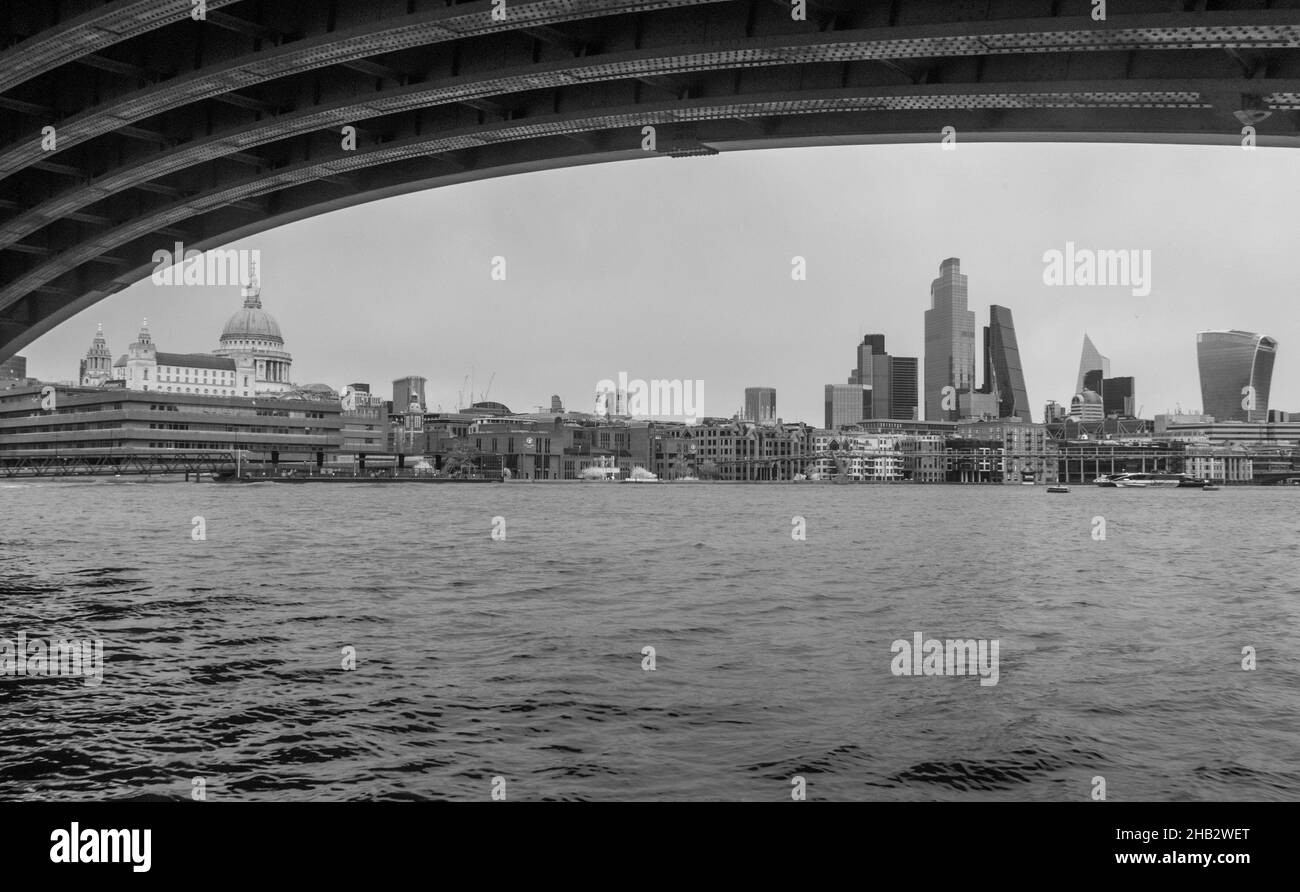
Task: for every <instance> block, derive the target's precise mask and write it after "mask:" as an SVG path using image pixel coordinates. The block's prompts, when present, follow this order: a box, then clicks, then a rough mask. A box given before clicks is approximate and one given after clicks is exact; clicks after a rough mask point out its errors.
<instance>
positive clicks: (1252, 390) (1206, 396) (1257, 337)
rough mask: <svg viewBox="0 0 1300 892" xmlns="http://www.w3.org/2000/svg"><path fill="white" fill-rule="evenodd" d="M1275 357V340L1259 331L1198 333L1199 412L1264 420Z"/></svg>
mask: <svg viewBox="0 0 1300 892" xmlns="http://www.w3.org/2000/svg"><path fill="white" fill-rule="evenodd" d="M1276 356H1277V341H1276V340H1274V339H1273V338H1270V337H1265V336H1264V335H1262V334H1256V333H1255V332H1251V331H1237V330H1235V329H1234V330H1232V331H1202V332H1198V333H1197V335H1196V362H1197V365H1198V366H1199V367H1200V371H1201V402H1202V403H1203V406H1202V408H1201V411H1202V412H1204V413H1205V414H1206V415H1213V416H1214V420H1215V421H1267V420H1268V389H1269V385H1270V384H1271V383H1272V380H1273V360H1274V358H1275V357H1276ZM1248 388H1249V389H1248Z"/></svg>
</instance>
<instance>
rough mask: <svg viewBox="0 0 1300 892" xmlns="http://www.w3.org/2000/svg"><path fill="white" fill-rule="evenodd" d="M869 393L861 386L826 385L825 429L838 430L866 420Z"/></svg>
mask: <svg viewBox="0 0 1300 892" xmlns="http://www.w3.org/2000/svg"><path fill="white" fill-rule="evenodd" d="M870 393H871V391H869V390H866V389H865V388H863V386H862V385H861V384H827V385H826V429H827V430H839V429H840V428H841V427H844V426H845V425H847V424H857V423H858V422H859V421H862V420H863V419H865V418H867V417H868V415H867V405H868V400H869V396H868V395H869V394H870Z"/></svg>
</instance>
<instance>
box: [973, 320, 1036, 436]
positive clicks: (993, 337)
mask: <svg viewBox="0 0 1300 892" xmlns="http://www.w3.org/2000/svg"><path fill="white" fill-rule="evenodd" d="M984 392H985V393H991V394H993V395H994V396H995V397H997V409H998V417H999V418H1019V419H1020V420H1021V421H1032V420H1033V419H1032V416H1031V413H1030V410H1029V395H1028V393H1027V392H1026V390H1025V373H1024V370H1023V369H1021V367H1020V345H1019V344H1018V343H1017V342H1016V326H1015V323H1013V322H1012V321H1011V311H1010V310H1009V309H1007V308H1006V307H1000V306H998V305H997V304H993V305H992V306H990V307H989V324H988V325H986V326H984Z"/></svg>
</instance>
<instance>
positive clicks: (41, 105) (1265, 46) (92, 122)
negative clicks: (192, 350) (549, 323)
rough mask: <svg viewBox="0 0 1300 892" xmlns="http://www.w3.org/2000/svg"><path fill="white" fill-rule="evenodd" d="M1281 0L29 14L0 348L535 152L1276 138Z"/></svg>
mask: <svg viewBox="0 0 1300 892" xmlns="http://www.w3.org/2000/svg"><path fill="white" fill-rule="evenodd" d="M1282 3H1289V4H1290V6H1289V8H1279V9H1262V10H1261V9H1257V8H1255V7H1256V6H1258V4H1257V3H1253V2H1250V0H1222V2H1219V3H1217V4H1215V5H1216V6H1219V7H1227V8H1221V9H1215V10H1213V11H1178V10H1180V9H1181V8H1182V7H1183V6H1188V5H1190V6H1195V5H1196V4H1174V7H1175V11H1173V12H1169V11H1164V10H1167V9H1168V8H1169V7H1170V5H1171V4H1169V3H1167V2H1162V0H1151V2H1148V3H1146V4H1141V3H1136V2H1135V3H1129V4H1125V8H1126V9H1133V8H1138V9H1139V10H1142V7H1144V6H1145V10H1142V11H1139V12H1136V13H1133V14H1124V15H1120V14H1118V11H1116V13H1115V14H1113V15H1112V16H1111V17H1110V19H1109V20H1108V21H1104V22H1097V21H1093V20H1092V18H1091V17H1090V15H1089V14H1088V12H1089V10H1090V9H1091V3H1088V2H1086V0H1075V2H1072V0H989V2H987V3H958V2H952V0H892V2H880V3H864V2H857V0H808V3H807V9H808V15H807V19H806V20H803V21H799V20H796V19H794V18H793V17H792V16H791V12H790V11H791V4H790V3H789V2H785V0H506V3H505V7H504V9H505V16H504V18H501V17H499V15H498V16H497V17H494V16H493V9H494V4H493V3H492V2H491V0H469V2H455V0H378V2H377V3H376V2H373V0H371V2H367V3H364V4H355V5H353V4H346V3H341V2H339V0H207V18H206V19H205V20H204V21H201V22H196V21H194V20H192V19H191V18H190V17H189V14H188V13H189V4H188V3H183V4H182V3H178V0H116V2H110V3H107V4H103V3H96V2H95V0H63V2H61V3H56V4H51V6H53V7H63V8H64V15H65V20H64V21H62V22H53V21H44V20H42V19H41V18H40V17H41V15H42V14H44V13H42V12H41V11H39V10H28V11H26V12H25V13H22V12H10V13H8V15H9V21H4V20H0V38H3V39H0V46H7V47H8V49H5V50H4V51H3V52H0V110H3V111H4V112H5V117H4V121H3V124H0V359H3V358H6V357H8V356H10V355H12V354H13V353H14V352H16V351H17V350H18V349H21V347H23V346H24V345H26V344H27V343H30V342H31V341H32V340H33V339H35V338H36V337H38V336H39V335H41V334H43V333H44V332H46V331H48V330H49V329H50V328H52V327H54V326H55V325H57V324H58V323H59V322H61V321H63V320H65V319H68V318H70V317H71V316H72V315H74V314H76V313H78V312H80V311H81V310H82V309H85V308H86V307H88V306H90V305H91V304H93V303H95V302H96V301H98V300H101V299H103V298H104V297H106V296H108V295H109V294H112V293H115V292H117V291H120V290H121V289H122V288H125V287H127V286H128V285H130V284H132V283H134V282H136V281H139V280H140V279H142V278H144V277H146V276H147V275H148V274H149V273H150V272H151V271H152V269H153V262H152V259H151V258H152V256H153V254H154V252H155V251H157V250H160V249H165V250H166V249H170V248H171V247H172V245H173V243H174V242H176V241H180V242H183V243H184V244H185V245H186V246H187V247H189V248H197V249H200V250H203V249H207V248H212V247H217V246H220V245H222V244H225V243H228V242H230V241H232V240H234V239H237V238H243V237H246V236H248V235H251V234H254V233H256V232H260V231H263V230H266V229H269V228H272V227H275V226H279V225H283V224H284V223H287V222H290V221H293V220H297V219H302V218H305V217H308V216H312V215H314V214H318V213H323V212H326V211H329V210H335V209H338V208H341V207H347V206H349V205H354V204H358V203H361V202H365V201H371V200H374V199H377V198H382V197H387V196H389V195H395V194H399V193H402V192H408V191H414V190H418V189H426V188H431V187H436V186H439V185H446V184H449V183H457V182H465V181H467V180H473V179H479V178H484V177H492V176H502V175H507V174H510V173H515V172H520V171H525V170H537V169H543V168H548V167H558V166H565V165H574V164H585V163H592V162H598V161H611V160H626V159H635V158H646V157H654V156H655V155H675V156H680V155H696V154H713V153H716V152H718V151H724V150H730V149H744V148H753V147H759V146H778V145H811V144H825V143H846V142H863V143H865V142H899V141H934V140H937V139H938V136H939V133H940V131H941V130H942V128H944V127H946V126H952V127H955V128H956V129H957V131H958V133H959V134H960V138H961V139H963V140H967V141H972V140H1051V141H1062V140H1107V141H1153V142H1197V143H1220V144H1225V145H1226V144H1234V145H1235V144H1238V143H1239V142H1240V140H1241V138H1242V128H1243V127H1244V126H1246V125H1250V126H1252V127H1254V128H1255V130H1256V139H1257V141H1258V144H1259V145H1261V146H1269V145H1275V146H1296V145H1300V127H1298V126H1297V125H1298V124H1300V114H1298V110H1300V0H1282ZM34 5H35V6H40V4H34ZM1110 5H1111V7H1112V9H1116V7H1118V4H1110ZM1200 5H1201V6H1204V5H1205V4H1200ZM1274 5H1282V4H1281V3H1275V4H1274ZM69 7H70V8H69ZM80 7H85V11H84V12H82V14H80V15H71V17H70V18H69V17H67V16H68V15H69V14H70V13H75V12H76V11H77V10H78V9H79V8H80ZM178 7H179V12H178ZM6 30H8V31H11V32H12V33H6ZM15 37H19V38H21V39H17V40H15ZM645 125H653V126H655V127H656V128H657V130H658V133H657V147H656V149H655V151H653V152H648V151H643V150H642V148H641V140H642V130H641V128H642V127H643V126H645ZM344 126H353V127H355V128H356V129H357V132H358V136H357V145H356V148H355V149H354V150H348V149H345V148H343V146H342V145H341V135H340V130H341V128H342V127H344ZM45 127H53V128H54V133H55V136H56V140H55V142H54V144H53V145H50V144H49V142H48V141H43V131H42V128H45Z"/></svg>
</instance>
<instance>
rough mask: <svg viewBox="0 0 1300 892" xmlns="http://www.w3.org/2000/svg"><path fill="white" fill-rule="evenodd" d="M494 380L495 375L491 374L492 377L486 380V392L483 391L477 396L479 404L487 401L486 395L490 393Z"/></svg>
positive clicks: (494, 373)
mask: <svg viewBox="0 0 1300 892" xmlns="http://www.w3.org/2000/svg"><path fill="white" fill-rule="evenodd" d="M496 379H497V373H496V372H493V373H492V377H490V378H488V386H487V390H484V391H483V393H481V394H480V395H479V401H480V402H483V401H485V400H487V398H488V394H489V393H491V392H492V382H493V381H495V380H496Z"/></svg>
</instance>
